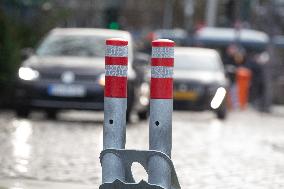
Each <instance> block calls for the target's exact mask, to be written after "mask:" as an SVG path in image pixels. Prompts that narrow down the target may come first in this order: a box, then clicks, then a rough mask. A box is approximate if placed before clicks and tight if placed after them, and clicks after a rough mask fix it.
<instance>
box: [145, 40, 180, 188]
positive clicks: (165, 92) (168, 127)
mask: <svg viewBox="0 0 284 189" xmlns="http://www.w3.org/2000/svg"><path fill="white" fill-rule="evenodd" d="M174 45H175V44H174V42H173V41H171V40H167V39H159V40H155V41H153V42H152V63H151V101H150V129H149V135H150V138H149V145H150V150H156V151H160V152H163V153H165V154H166V155H167V156H168V157H171V149H172V111H173V99H172V98H173V66H174ZM148 163H149V179H148V180H149V183H150V184H156V185H159V186H161V187H163V188H165V189H170V186H171V168H170V166H169V164H168V163H167V162H166V160H165V159H164V158H162V157H161V156H157V155H156V156H152V157H150V158H149V161H148Z"/></svg>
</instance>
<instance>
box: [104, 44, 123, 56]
mask: <svg viewBox="0 0 284 189" xmlns="http://www.w3.org/2000/svg"><path fill="white" fill-rule="evenodd" d="M105 56H110V57H127V56H128V46H114V45H106V52H105Z"/></svg>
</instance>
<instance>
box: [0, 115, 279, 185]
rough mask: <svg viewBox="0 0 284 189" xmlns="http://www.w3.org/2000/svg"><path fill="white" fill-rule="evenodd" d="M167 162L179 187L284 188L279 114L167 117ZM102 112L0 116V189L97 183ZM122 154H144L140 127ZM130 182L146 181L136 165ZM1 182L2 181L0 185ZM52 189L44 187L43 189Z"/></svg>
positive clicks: (132, 128)
mask: <svg viewBox="0 0 284 189" xmlns="http://www.w3.org/2000/svg"><path fill="white" fill-rule="evenodd" d="M173 120H174V123H173V151H172V159H173V162H174V165H175V167H176V171H177V174H178V177H179V180H180V184H181V186H182V188H193V189H200V188H203V189H204V188H206V189H207V188H219V189H222V188H224V189H225V188H226V189H227V188H230V189H232V188H253V189H254V188H257V189H261V188H263V189H264V188H265V189H267V188H270V189H273V188H277V189H278V188H284V114H281V113H275V114H260V113H257V112H255V111H253V110H248V111H245V112H232V113H231V114H230V116H229V118H228V119H227V120H226V121H224V122H222V121H219V120H217V119H216V118H215V117H214V115H213V114H211V113H208V112H205V113H193V112H175V113H174V118H173ZM102 124H103V114H102V113H90V112H69V113H63V114H61V115H60V117H59V119H58V120H57V121H51V120H46V119H45V118H43V117H42V115H41V114H39V113H36V114H34V115H32V118H30V119H18V118H15V116H14V114H13V113H12V112H1V114H0V188H1V184H3V183H4V180H5V179H7V178H8V179H12V180H13V181H19V180H28V181H30V182H32V181H44V182H46V183H53V182H60V183H71V184H75V185H76V184H82V185H86V186H93V187H94V188H98V186H99V185H100V183H101V168H100V163H99V153H100V151H101V149H102ZM127 148H131V149H133V148H135V149H148V123H147V122H146V121H144V122H138V121H135V120H134V123H133V124H131V125H129V126H128V127H127ZM135 173H136V174H137V175H134V176H135V178H137V180H140V179H141V178H144V179H145V178H146V173H145V172H144V171H143V170H141V167H140V169H139V167H138V168H137V169H135ZM1 182H2V183H1ZM50 188H52V187H50Z"/></svg>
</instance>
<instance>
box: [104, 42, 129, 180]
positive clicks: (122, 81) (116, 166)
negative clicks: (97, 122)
mask: <svg viewBox="0 0 284 189" xmlns="http://www.w3.org/2000/svg"><path fill="white" fill-rule="evenodd" d="M127 45H128V41H126V40H123V39H118V38H115V39H108V40H106V52H105V69H106V72H105V83H106V84H105V98H104V109H105V111H104V129H103V135H104V140H103V148H104V150H105V149H124V148H125V140H126V139H125V138H126V108H127V64H128V46H127ZM101 162H102V182H103V183H111V182H113V181H115V180H116V179H119V180H121V181H124V180H125V170H124V166H123V162H122V160H121V159H120V158H119V157H117V156H116V155H115V154H106V155H105V156H104V157H103V158H102V161H101Z"/></svg>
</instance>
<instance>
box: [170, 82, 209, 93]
mask: <svg viewBox="0 0 284 189" xmlns="http://www.w3.org/2000/svg"><path fill="white" fill-rule="evenodd" d="M174 90H175V91H184V92H185V91H196V92H198V93H199V94H202V93H204V91H205V87H204V86H203V85H202V84H200V83H196V82H181V81H178V82H174Z"/></svg>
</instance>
